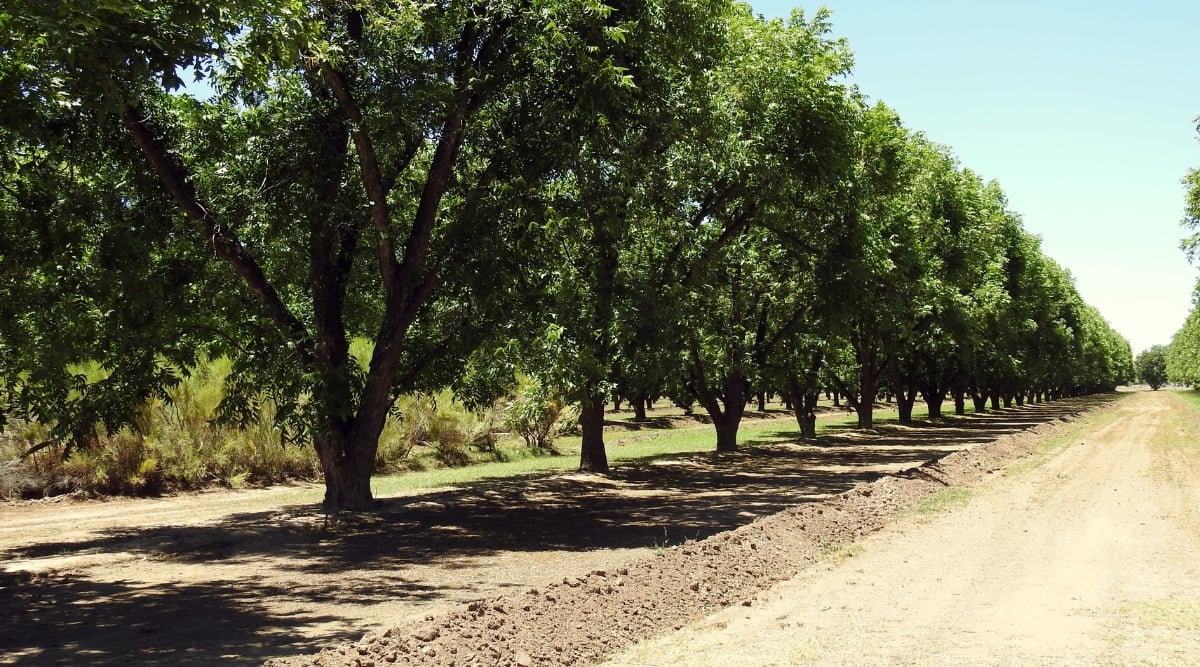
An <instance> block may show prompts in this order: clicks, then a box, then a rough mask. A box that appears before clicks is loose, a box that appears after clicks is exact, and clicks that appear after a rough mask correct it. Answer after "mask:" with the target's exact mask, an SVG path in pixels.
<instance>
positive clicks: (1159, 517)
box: [608, 391, 1200, 667]
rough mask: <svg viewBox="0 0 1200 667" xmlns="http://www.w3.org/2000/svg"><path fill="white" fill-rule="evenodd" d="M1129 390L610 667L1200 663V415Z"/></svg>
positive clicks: (1164, 395)
mask: <svg viewBox="0 0 1200 667" xmlns="http://www.w3.org/2000/svg"><path fill="white" fill-rule="evenodd" d="M1198 421H1200V420H1198V419H1197V416H1196V412H1195V410H1194V408H1192V406H1190V405H1189V404H1187V403H1186V402H1185V400H1184V399H1182V398H1180V397H1179V396H1177V395H1175V394H1172V393H1169V392H1165V391H1160V392H1153V393H1151V392H1143V393H1138V394H1134V395H1131V396H1129V397H1127V398H1125V399H1123V401H1122V402H1121V404H1120V405H1118V406H1116V408H1115V409H1114V410H1110V411H1107V412H1103V413H1100V414H1098V415H1094V416H1092V417H1089V418H1087V419H1085V420H1083V421H1082V422H1081V423H1080V424H1079V425H1078V426H1077V428H1076V429H1073V430H1072V432H1071V433H1072V436H1071V437H1064V438H1060V439H1058V440H1057V441H1052V442H1051V443H1048V446H1047V448H1046V450H1045V451H1044V452H1043V454H1042V455H1041V456H1039V457H1037V458H1036V459H1035V460H1034V462H1033V463H1032V464H1030V463H1026V464H1022V465H1019V466H1018V467H1015V468H1013V469H1010V470H1009V471H1008V472H1007V474H1006V475H1004V476H1003V477H1001V478H999V479H997V480H994V481H992V482H990V483H989V484H987V485H984V486H982V487H977V488H975V489H974V490H972V491H970V492H958V493H956V494H946V497H944V498H942V500H943V501H945V502H943V503H941V504H930V505H929V506H927V508H926V509H927V511H926V512H923V513H922V514H920V515H919V516H916V517H913V518H911V519H908V520H904V521H901V522H899V523H896V524H893V525H892V526H891V527H889V528H887V529H885V530H884V531H882V532H880V533H878V534H876V535H873V536H871V537H870V538H868V539H866V540H863V541H861V542H859V543H856V544H855V545H853V546H851V547H848V548H846V549H844V550H843V551H842V552H841V553H840V554H838V555H837V557H835V558H832V559H830V560H829V561H828V562H826V563H825V564H824V565H822V566H819V567H817V568H812V569H810V570H808V571H805V572H803V573H801V574H800V575H799V576H797V577H796V578H794V579H792V580H790V581H788V582H785V583H783V584H781V585H779V586H777V587H776V588H773V589H771V590H770V591H768V592H767V593H765V594H764V595H763V596H761V598H760V600H759V601H758V602H757V603H756V604H755V605H754V606H753V607H752V608H745V607H740V608H731V609H726V610H724V611H722V612H720V613H718V614H715V615H713V616H710V617H708V618H706V619H704V620H703V621H701V622H699V623H696V624H693V625H692V626H688V627H684V628H683V629H681V630H680V631H678V632H675V633H674V634H672V635H669V636H667V637H664V638H660V639H657V640H652V641H649V642H645V643H643V644H640V645H639V646H637V647H635V648H634V649H632V650H631V651H629V652H627V653H625V654H623V655H621V656H618V657H617V659H615V660H612V661H611V662H610V663H608V664H610V665H647V666H648V665H714V666H715V665H721V666H722V667H727V666H730V665H755V666H758V665H804V664H814V665H864V664H865V665H1127V664H1137V665H1195V664H1200V425H1198V424H1197V422H1198Z"/></svg>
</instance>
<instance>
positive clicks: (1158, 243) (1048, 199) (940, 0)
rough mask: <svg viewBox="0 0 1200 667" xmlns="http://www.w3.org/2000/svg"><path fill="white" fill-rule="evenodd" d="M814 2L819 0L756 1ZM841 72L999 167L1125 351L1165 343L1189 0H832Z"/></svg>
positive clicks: (1185, 130)
mask: <svg viewBox="0 0 1200 667" xmlns="http://www.w3.org/2000/svg"><path fill="white" fill-rule="evenodd" d="M751 5H752V6H753V7H754V9H755V11H756V12H758V13H761V14H763V15H766V16H768V17H773V16H785V15H787V14H789V13H790V12H791V8H792V7H794V6H797V7H801V8H802V9H804V10H805V12H806V13H809V14H811V13H812V12H813V11H815V10H816V9H817V8H819V7H820V6H821V4H819V3H807V2H804V3H796V2H789V1H787V0H754V1H753V2H751ZM825 6H827V7H829V8H830V9H831V10H832V12H833V35H834V36H837V37H845V38H846V39H847V40H848V41H849V43H850V47H851V49H852V50H853V51H854V53H855V67H854V74H853V75H852V77H851V81H852V82H853V83H855V84H857V85H858V86H859V88H860V89H861V90H862V92H863V93H865V94H867V95H868V96H870V97H871V98H872V99H874V100H882V101H883V102H885V103H886V104H888V105H889V106H891V107H893V108H894V109H896V110H897V111H898V112H899V113H900V116H901V118H903V119H904V121H905V123H906V124H907V125H908V126H909V127H910V128H912V129H914V130H919V131H922V132H924V133H925V134H926V135H927V136H928V137H929V138H930V139H931V140H933V141H936V142H938V143H941V144H946V145H948V146H950V147H951V149H952V150H953V151H954V152H955V154H956V155H958V157H959V158H960V160H961V161H962V164H963V165H964V166H966V167H969V168H970V169H972V170H974V171H976V172H978V173H979V174H981V175H982V176H983V177H984V178H985V179H989V180H990V179H995V180H997V181H999V183H1000V185H1001V186H1002V187H1003V188H1004V191H1005V192H1006V193H1007V194H1008V197H1009V206H1010V208H1012V209H1013V210H1015V211H1017V212H1018V213H1020V214H1022V216H1023V218H1024V221H1025V228H1026V229H1027V230H1028V231H1030V232H1032V233H1034V234H1037V235H1038V236H1040V237H1042V239H1043V250H1044V251H1045V253H1046V254H1047V255H1049V256H1051V257H1053V258H1054V259H1056V260H1057V261H1058V262H1059V263H1060V264H1062V265H1063V266H1065V267H1066V268H1068V269H1069V270H1070V271H1071V273H1072V274H1073V275H1074V276H1075V279H1076V286H1077V288H1078V289H1079V292H1080V294H1081V295H1082V296H1083V298H1084V299H1085V300H1086V301H1087V302H1088V303H1090V304H1092V305H1093V306H1095V307H1096V308H1098V309H1099V310H1100V312H1101V313H1103V314H1104V316H1105V317H1106V318H1107V319H1108V321H1109V322H1110V323H1111V324H1112V326H1113V327H1114V328H1115V329H1116V330H1117V331H1119V332H1120V333H1121V334H1123V335H1124V336H1125V337H1126V338H1128V339H1129V342H1130V343H1131V344H1132V345H1133V351H1134V353H1135V354H1136V353H1137V352H1139V351H1140V350H1143V349H1145V348H1147V347H1149V346H1151V345H1154V344H1157V343H1163V344H1165V343H1168V342H1170V339H1171V336H1172V335H1173V334H1174V333H1175V331H1176V330H1178V329H1179V327H1180V326H1181V325H1182V324H1183V321H1184V319H1185V318H1186V317H1187V313H1188V310H1189V309H1190V308H1191V294H1192V288H1193V286H1194V285H1195V283H1196V279H1197V277H1200V270H1198V269H1197V268H1196V267H1191V266H1189V265H1188V263H1187V260H1186V258H1185V257H1184V255H1183V253H1182V252H1181V251H1180V250H1179V241H1180V239H1181V238H1182V237H1183V236H1184V234H1185V232H1184V230H1183V229H1182V228H1181V227H1180V226H1179V221H1180V219H1181V218H1182V215H1183V188H1182V186H1181V185H1180V184H1179V179H1180V178H1182V177H1183V175H1184V173H1185V172H1186V171H1187V169H1188V168H1190V167H1200V143H1198V142H1197V141H1196V136H1197V134H1196V130H1195V122H1194V119H1195V118H1196V117H1197V116H1200V2H1196V1H1195V0H1191V1H1183V0H1179V1H1171V2H1168V1H1161V0H1145V1H1144V2H1141V3H1130V2H1120V3H1118V2H1112V1H1109V0H1092V1H1090V2H1083V1H1080V0H1066V1H1063V0H1042V1H1033V0H1009V1H1008V2H1002V3H1001V2H986V3H985V2H973V1H970V0H959V1H954V0H909V1H908V2H891V1H884V0H831V1H830V2H828V3H826V5H825Z"/></svg>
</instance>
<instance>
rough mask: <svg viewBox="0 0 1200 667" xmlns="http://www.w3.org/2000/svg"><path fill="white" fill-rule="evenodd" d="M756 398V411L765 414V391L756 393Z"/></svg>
mask: <svg viewBox="0 0 1200 667" xmlns="http://www.w3.org/2000/svg"><path fill="white" fill-rule="evenodd" d="M756 398H758V411H759V412H766V411H767V392H765V391H760V392H758V396H757V397H756Z"/></svg>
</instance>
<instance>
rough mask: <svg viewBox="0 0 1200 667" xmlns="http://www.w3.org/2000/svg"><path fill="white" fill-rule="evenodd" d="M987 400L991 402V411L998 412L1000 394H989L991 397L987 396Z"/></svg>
mask: <svg viewBox="0 0 1200 667" xmlns="http://www.w3.org/2000/svg"><path fill="white" fill-rule="evenodd" d="M988 399H989V400H990V401H991V403H992V409H993V410H999V409H1000V394H999V393H997V392H992V393H991V395H990V396H988Z"/></svg>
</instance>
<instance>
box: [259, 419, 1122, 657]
mask: <svg viewBox="0 0 1200 667" xmlns="http://www.w3.org/2000/svg"><path fill="white" fill-rule="evenodd" d="M1114 398H1115V395H1108V396H1100V397H1091V398H1084V399H1071V400H1068V401H1060V402H1058V403H1055V404H1053V406H1054V408H1053V409H1054V410H1055V413H1054V414H1055V415H1056V417H1055V418H1054V419H1052V420H1051V421H1049V422H1046V423H1042V424H1040V425H1037V426H1034V427H1032V428H1029V429H1027V430H1024V431H1020V432H1017V433H1013V434H1010V435H1004V436H1001V437H999V438H998V439H995V440H993V441H991V442H985V443H983V444H977V445H975V446H973V447H970V448H969V449H963V450H961V451H957V452H955V453H951V454H948V455H946V456H943V457H941V458H937V459H934V460H930V461H928V462H926V463H925V464H923V465H921V466H918V467H914V468H909V469H906V470H904V471H902V472H899V473H897V474H894V475H884V476H882V477H880V478H878V479H876V480H875V481H872V482H869V483H859V484H857V485H855V486H854V487H853V488H851V489H849V490H847V491H845V492H843V493H841V494H839V495H837V496H835V497H833V498H831V499H829V500H826V501H824V502H820V503H808V504H804V505H798V506H795V507H791V508H788V509H785V510H783V511H780V512H777V513H775V514H771V515H769V516H765V517H762V518H759V519H757V520H755V521H754V522H753V523H750V524H747V525H744V526H742V527H740V528H737V529H735V530H730V531H726V532H721V533H718V534H715V535H712V536H711V537H708V538H706V539H703V540H700V541H696V542H686V543H683V544H680V545H677V546H673V547H669V548H663V549H662V550H661V551H660V552H659V553H657V554H656V555H655V556H653V557H651V558H647V559H642V560H638V561H635V562H631V563H628V564H626V565H624V566H617V567H613V568H612V569H601V570H593V571H591V572H590V573H588V574H582V575H581V576H569V577H566V578H564V579H562V580H561V581H556V582H554V583H550V584H548V585H545V586H539V587H536V588H530V589H528V590H525V591H524V592H520V593H509V594H505V595H500V596H497V597H489V598H487V599H482V600H477V601H474V602H470V603H469V604H466V605H463V606H461V607H459V608H458V609H456V610H454V611H451V612H448V613H442V614H434V615H428V616H425V618H424V621H417V622H412V623H408V624H402V625H398V626H395V627H392V628H389V629H387V630H384V631H382V632H371V633H368V634H367V635H365V636H364V637H363V638H362V639H361V640H360V641H358V642H355V643H348V644H343V645H341V646H337V647H335V648H329V649H325V650H323V651H321V652H320V653H317V654H314V655H307V656H297V657H290V658H273V659H270V660H268V661H267V662H266V665H267V666H268V667H301V666H320V667H333V666H343V665H355V666H358V667H379V666H382V665H393V664H395V665H440V666H445V667H464V666H470V665H501V666H512V665H515V666H519V667H529V666H532V665H583V664H591V663H594V662H596V661H599V660H601V659H603V658H605V657H606V656H610V655H612V654H614V653H617V652H619V651H622V650H624V649H626V648H628V647H629V646H631V645H633V644H635V643H637V642H640V641H643V640H645V639H647V638H650V637H654V636H656V635H661V634H663V633H665V632H669V631H671V630H673V629H679V628H681V627H682V626H683V625H685V624H687V623H690V622H692V621H695V620H697V619H700V618H703V617H705V616H707V615H709V614H711V613H713V612H716V611H718V610H721V609H724V608H728V607H731V606H738V605H741V606H745V607H751V606H753V605H754V604H755V603H756V600H755V598H756V595H758V594H760V593H762V592H764V591H766V590H767V589H768V588H770V587H771V586H772V585H773V584H775V583H777V582H780V581H784V580H787V579H790V578H792V577H793V576H795V575H796V574H797V573H799V572H801V571H802V570H804V569H806V568H808V567H810V566H812V565H813V564H814V563H816V562H818V561H820V560H821V559H822V558H825V557H827V556H829V555H831V554H835V553H836V552H837V551H838V550H839V549H840V548H842V547H843V546H845V545H848V544H850V543H852V542H853V541H854V540H856V539H858V538H861V537H863V536H865V535H868V534H870V533H873V532H876V531H878V530H880V529H881V528H883V527H884V526H885V525H887V524H888V523H889V522H891V521H893V520H895V519H897V518H899V517H902V516H904V515H906V514H909V513H911V512H913V511H915V510H916V509H917V508H918V507H919V505H920V504H921V502H922V501H923V500H925V499H927V498H930V497H931V496H934V495H935V494H938V493H939V492H942V491H944V490H946V489H948V488H954V487H965V486H970V485H973V484H977V483H980V482H981V481H983V480H985V479H987V478H988V477H991V476H994V475H1000V474H1003V472H1004V469H1005V466H1006V465H1007V464H1009V463H1011V462H1013V461H1015V460H1018V459H1021V458H1023V457H1028V456H1031V455H1033V454H1034V453H1035V452H1036V450H1037V448H1038V445H1039V443H1041V442H1043V441H1044V440H1045V439H1046V438H1048V437H1052V436H1054V435H1055V434H1057V433H1059V432H1060V431H1062V430H1063V429H1064V428H1065V425H1066V424H1067V422H1069V421H1071V420H1073V419H1074V418H1076V417H1078V416H1079V415H1080V414H1083V413H1085V412H1089V411H1093V410H1100V409H1106V408H1108V407H1110V406H1111V405H1112V403H1113V399H1114ZM1042 407H1043V406H1030V409H1034V410H1037V409H1041V408H1042ZM1046 407H1049V406H1046ZM970 419H971V418H970V417H968V418H965V419H963V420H959V421H958V422H957V423H955V426H962V425H965V424H969V420H970ZM897 428H899V427H897Z"/></svg>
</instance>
